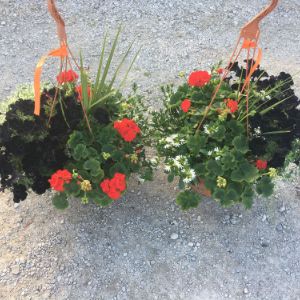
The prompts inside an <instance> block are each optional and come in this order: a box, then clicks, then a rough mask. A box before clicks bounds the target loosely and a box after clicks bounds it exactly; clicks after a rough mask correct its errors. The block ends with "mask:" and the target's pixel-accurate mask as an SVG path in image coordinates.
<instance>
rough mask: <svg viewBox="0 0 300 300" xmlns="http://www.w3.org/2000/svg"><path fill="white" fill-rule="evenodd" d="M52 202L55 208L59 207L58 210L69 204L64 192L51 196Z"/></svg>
mask: <svg viewBox="0 0 300 300" xmlns="http://www.w3.org/2000/svg"><path fill="white" fill-rule="evenodd" d="M52 203H53V205H54V206H55V207H56V208H57V209H60V210H64V209H66V208H67V207H68V206H69V202H68V200H67V196H66V194H64V193H59V194H56V195H55V196H54V197H53V198H52Z"/></svg>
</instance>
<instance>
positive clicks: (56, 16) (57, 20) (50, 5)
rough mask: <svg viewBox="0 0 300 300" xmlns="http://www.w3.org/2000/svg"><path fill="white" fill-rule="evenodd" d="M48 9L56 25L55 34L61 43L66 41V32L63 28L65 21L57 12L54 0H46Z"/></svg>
mask: <svg viewBox="0 0 300 300" xmlns="http://www.w3.org/2000/svg"><path fill="white" fill-rule="evenodd" d="M48 10H49V12H50V14H51V16H52V17H53V19H54V21H55V23H56V27H57V35H58V38H59V40H60V42H61V43H63V42H67V34H66V29H65V22H64V20H63V18H62V17H61V15H60V14H59V12H58V10H57V8H56V5H55V1H54V0H48Z"/></svg>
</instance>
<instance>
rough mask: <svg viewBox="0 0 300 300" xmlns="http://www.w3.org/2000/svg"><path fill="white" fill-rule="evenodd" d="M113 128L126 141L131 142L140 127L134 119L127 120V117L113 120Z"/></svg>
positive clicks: (139, 131)
mask: <svg viewBox="0 0 300 300" xmlns="http://www.w3.org/2000/svg"><path fill="white" fill-rule="evenodd" d="M114 128H115V129H116V130H117V131H118V132H119V134H120V135H121V136H122V138H123V139H124V140H125V141H126V142H132V141H133V140H134V139H135V138H136V136H137V134H138V133H141V130H140V128H139V127H138V125H137V124H136V123H135V122H134V120H129V119H127V118H124V119H123V120H121V121H116V122H114Z"/></svg>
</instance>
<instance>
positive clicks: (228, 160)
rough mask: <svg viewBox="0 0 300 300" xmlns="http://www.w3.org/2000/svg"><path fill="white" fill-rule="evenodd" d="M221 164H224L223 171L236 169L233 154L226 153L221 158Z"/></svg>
mask: <svg viewBox="0 0 300 300" xmlns="http://www.w3.org/2000/svg"><path fill="white" fill-rule="evenodd" d="M221 162H222V164H223V169H224V170H225V171H227V170H229V169H234V168H235V165H236V164H235V161H234V156H233V154H232V153H231V152H226V153H225V154H224V155H223V156H222V158H221Z"/></svg>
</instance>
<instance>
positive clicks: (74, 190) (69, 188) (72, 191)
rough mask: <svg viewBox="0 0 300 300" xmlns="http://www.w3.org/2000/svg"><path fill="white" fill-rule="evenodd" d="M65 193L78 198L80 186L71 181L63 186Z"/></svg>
mask: <svg viewBox="0 0 300 300" xmlns="http://www.w3.org/2000/svg"><path fill="white" fill-rule="evenodd" d="M64 188H65V192H66V193H67V194H68V195H72V196H74V197H78V196H79V194H80V185H79V184H77V182H76V181H74V180H72V181H71V182H70V183H68V184H65V185H64Z"/></svg>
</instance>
